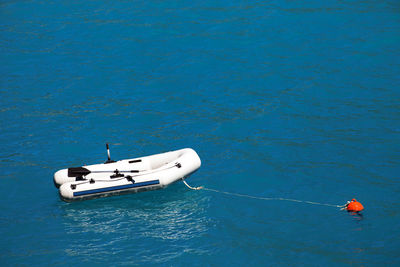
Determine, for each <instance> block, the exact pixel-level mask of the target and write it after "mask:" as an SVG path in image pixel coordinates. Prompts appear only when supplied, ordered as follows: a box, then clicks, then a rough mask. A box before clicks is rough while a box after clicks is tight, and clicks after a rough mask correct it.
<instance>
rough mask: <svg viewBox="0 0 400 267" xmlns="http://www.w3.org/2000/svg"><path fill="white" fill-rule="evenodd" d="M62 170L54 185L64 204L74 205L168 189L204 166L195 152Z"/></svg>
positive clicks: (55, 175) (166, 154) (178, 152)
mask: <svg viewBox="0 0 400 267" xmlns="http://www.w3.org/2000/svg"><path fill="white" fill-rule="evenodd" d="M107 151H108V160H107V161H106V162H105V163H102V164H95V165H87V166H82V167H72V168H68V169H62V170H59V171H57V172H56V173H55V174H54V184H55V186H56V187H57V188H59V192H60V197H61V199H62V200H64V201H67V202H71V201H75V200H85V199H92V198H99V197H106V196H112V195H121V194H126V193H137V192H143V191H148V190H156V189H161V188H164V187H166V186H168V185H170V184H172V183H174V182H176V181H178V180H181V179H182V180H183V179H185V178H187V177H188V176H189V175H191V174H192V173H194V172H195V171H196V170H197V169H198V168H200V166H201V160H200V158H199V156H198V155H197V153H196V152H195V151H194V150H193V149H191V148H185V149H180V150H176V151H170V152H165V153H161V154H156V155H151V156H147V157H140V158H132V159H125V160H119V161H112V160H111V159H110V152H109V148H108V145H107Z"/></svg>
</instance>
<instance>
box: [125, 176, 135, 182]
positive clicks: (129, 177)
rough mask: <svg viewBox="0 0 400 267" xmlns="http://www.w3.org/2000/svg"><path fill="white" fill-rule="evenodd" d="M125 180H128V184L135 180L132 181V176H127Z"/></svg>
mask: <svg viewBox="0 0 400 267" xmlns="http://www.w3.org/2000/svg"><path fill="white" fill-rule="evenodd" d="M125 178H126V180H128V181H129V182H132V184H134V183H135V180H133V178H132V176H130V175H127V176H126V177H125Z"/></svg>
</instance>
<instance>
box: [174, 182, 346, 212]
mask: <svg viewBox="0 0 400 267" xmlns="http://www.w3.org/2000/svg"><path fill="white" fill-rule="evenodd" d="M182 181H183V183H184V184H185V185H186V186H187V187H188V188H190V189H192V190H200V189H203V190H206V191H210V192H215V193H221V194H225V195H230V196H235V197H242V198H250V199H258V200H283V201H291V202H298V203H306V204H312V205H321V206H328V207H335V208H341V209H345V207H346V205H347V203H346V204H344V205H333V204H325V203H319V202H314V201H307V200H298V199H291V198H282V197H258V196H251V195H245V194H238V193H232V192H226V191H221V190H216V189H211V188H207V187H203V186H200V187H191V186H190V185H188V184H187V183H186V181H185V180H183V179H182Z"/></svg>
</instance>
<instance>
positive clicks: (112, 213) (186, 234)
mask: <svg viewBox="0 0 400 267" xmlns="http://www.w3.org/2000/svg"><path fill="white" fill-rule="evenodd" d="M208 201H209V199H208V198H207V197H205V196H203V195H199V194H197V195H196V194H193V192H190V191H189V192H188V191H186V190H185V189H183V188H178V186H172V187H171V188H169V189H166V190H163V191H153V192H145V193H141V194H135V195H129V196H118V197H112V198H107V199H98V200H91V201H86V202H79V203H72V204H65V206H64V212H65V215H64V217H65V220H64V222H65V223H64V224H65V232H66V235H68V236H69V237H67V238H66V239H67V240H68V241H69V242H70V246H69V248H68V249H66V253H67V254H68V255H70V256H72V255H74V256H78V257H79V258H80V257H89V259H92V260H93V259H94V257H95V260H96V261H101V260H102V258H107V257H108V256H110V254H113V255H114V256H113V257H115V255H116V254H117V255H118V254H119V253H121V255H124V256H123V257H124V262H119V263H135V264H137V263H145V262H147V261H149V262H154V261H155V260H156V261H159V262H164V261H167V260H169V259H171V258H174V257H177V256H179V255H180V254H182V253H184V252H185V251H188V250H189V251H192V252H193V250H196V251H195V253H198V254H203V253H204V254H206V253H208V251H207V249H206V248H201V247H196V248H193V247H188V246H189V244H190V243H191V242H185V241H186V240H191V239H193V238H197V237H201V236H203V235H204V234H205V233H206V232H207V230H208V228H209V227H210V225H211V224H212V223H211V221H210V219H208V218H207V216H206V214H205V213H206V210H205V209H206V208H207V205H208ZM166 245H167V247H168V249H167V250H165V247H166ZM160 247H163V248H164V251H161V250H160V249H159V248H160ZM125 261H126V262H125Z"/></svg>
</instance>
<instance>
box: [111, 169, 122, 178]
mask: <svg viewBox="0 0 400 267" xmlns="http://www.w3.org/2000/svg"><path fill="white" fill-rule="evenodd" d="M119 177H124V175H123V174H122V173H120V172H119V171H118V169H117V170H115V171H114V174H113V175H111V176H110V178H119Z"/></svg>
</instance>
